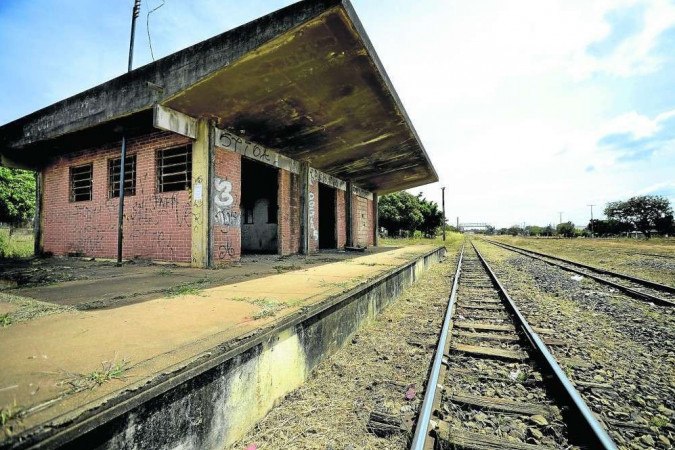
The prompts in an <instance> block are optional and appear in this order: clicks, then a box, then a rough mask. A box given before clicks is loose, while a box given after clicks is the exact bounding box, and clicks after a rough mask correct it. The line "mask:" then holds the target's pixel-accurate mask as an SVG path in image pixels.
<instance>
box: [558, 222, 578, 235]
mask: <svg viewBox="0 0 675 450" xmlns="http://www.w3.org/2000/svg"><path fill="white" fill-rule="evenodd" d="M556 231H557V232H558V234H559V235H561V236H565V237H568V238H569V237H574V234H575V228H574V224H573V223H572V222H564V223H559V224H558V226H557V227H556Z"/></svg>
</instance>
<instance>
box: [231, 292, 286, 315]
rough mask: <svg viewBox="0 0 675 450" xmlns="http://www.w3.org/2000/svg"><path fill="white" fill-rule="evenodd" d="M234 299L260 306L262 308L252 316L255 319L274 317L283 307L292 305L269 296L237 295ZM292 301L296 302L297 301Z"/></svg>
mask: <svg viewBox="0 0 675 450" xmlns="http://www.w3.org/2000/svg"><path fill="white" fill-rule="evenodd" d="M232 300H234V301H235V302H245V303H250V304H251V305H255V306H258V307H260V310H259V311H258V312H256V313H255V314H253V315H252V316H251V318H253V319H254V320H258V319H263V318H265V317H274V316H276V315H277V313H278V312H279V311H281V310H282V309H286V308H288V307H289V306H291V305H289V303H287V302H281V301H276V300H272V299H268V298H248V297H235V298H233V299H232ZM292 303H293V304H295V303H296V302H292Z"/></svg>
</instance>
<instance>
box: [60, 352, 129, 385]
mask: <svg viewBox="0 0 675 450" xmlns="http://www.w3.org/2000/svg"><path fill="white" fill-rule="evenodd" d="M127 370H129V361H127V360H125V359H123V360H121V361H103V362H102V363H101V370H93V371H91V372H88V373H75V374H70V375H69V376H68V378H66V380H65V382H66V384H68V385H70V387H71V389H72V391H73V392H79V391H83V390H87V389H94V388H95V387H98V386H101V385H102V384H103V383H107V382H108V381H111V380H121V379H124V373H125V372H126V371H127Z"/></svg>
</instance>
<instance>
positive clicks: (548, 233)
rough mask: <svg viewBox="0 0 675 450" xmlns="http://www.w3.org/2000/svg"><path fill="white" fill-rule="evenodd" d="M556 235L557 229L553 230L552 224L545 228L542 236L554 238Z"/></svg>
mask: <svg viewBox="0 0 675 450" xmlns="http://www.w3.org/2000/svg"><path fill="white" fill-rule="evenodd" d="M554 234H555V228H553V225H551V224H550V223H549V224H548V225H546V226H545V227H544V229H543V230H541V235H542V236H553V235H554Z"/></svg>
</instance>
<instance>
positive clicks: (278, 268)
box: [273, 264, 302, 273]
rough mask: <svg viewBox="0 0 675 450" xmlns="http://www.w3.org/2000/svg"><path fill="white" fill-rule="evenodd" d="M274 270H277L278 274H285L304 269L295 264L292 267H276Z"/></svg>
mask: <svg viewBox="0 0 675 450" xmlns="http://www.w3.org/2000/svg"><path fill="white" fill-rule="evenodd" d="M273 269H274V270H276V271H277V273H284V272H290V271H293V270H300V269H302V267H300V266H296V265H295V264H293V265H291V266H281V265H280V266H274V267H273Z"/></svg>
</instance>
